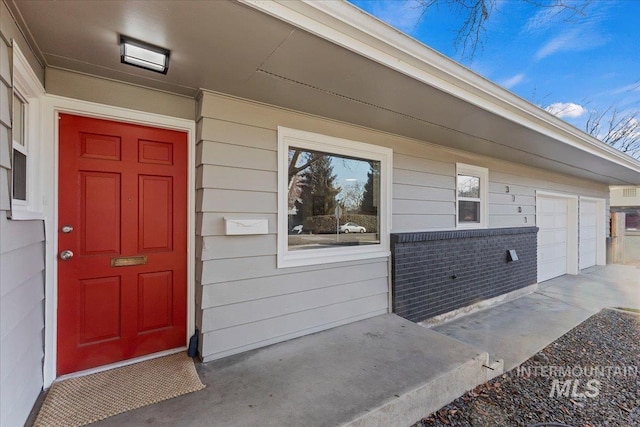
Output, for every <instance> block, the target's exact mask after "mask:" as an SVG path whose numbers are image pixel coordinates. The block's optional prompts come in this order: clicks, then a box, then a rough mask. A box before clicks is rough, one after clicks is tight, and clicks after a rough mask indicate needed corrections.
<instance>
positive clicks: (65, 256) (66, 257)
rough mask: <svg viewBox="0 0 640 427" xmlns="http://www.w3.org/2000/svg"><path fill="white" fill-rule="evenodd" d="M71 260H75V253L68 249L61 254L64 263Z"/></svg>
mask: <svg viewBox="0 0 640 427" xmlns="http://www.w3.org/2000/svg"><path fill="white" fill-rule="evenodd" d="M71 258H73V252H71V251H70V250H68V249H67V250H66V251H62V252H60V259H61V260H62V261H69V260H70V259H71Z"/></svg>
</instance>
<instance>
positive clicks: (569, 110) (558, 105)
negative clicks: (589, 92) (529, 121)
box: [545, 102, 587, 119]
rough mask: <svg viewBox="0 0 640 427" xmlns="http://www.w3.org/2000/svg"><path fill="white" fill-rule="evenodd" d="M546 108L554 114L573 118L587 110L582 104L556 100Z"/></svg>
mask: <svg viewBox="0 0 640 427" xmlns="http://www.w3.org/2000/svg"><path fill="white" fill-rule="evenodd" d="M545 110H547V111H548V112H550V113H551V114H553V115H554V116H557V117H560V118H565V117H569V118H572V119H575V118H578V117H580V116H582V115H583V114H585V113H586V112H587V110H586V108H584V107H583V106H582V105H578V104H574V103H573V102H555V103H553V104H551V105H549V106H547V107H545Z"/></svg>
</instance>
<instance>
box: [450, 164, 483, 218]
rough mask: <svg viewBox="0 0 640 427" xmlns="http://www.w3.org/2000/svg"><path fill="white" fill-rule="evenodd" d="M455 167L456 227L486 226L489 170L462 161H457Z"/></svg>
mask: <svg viewBox="0 0 640 427" xmlns="http://www.w3.org/2000/svg"><path fill="white" fill-rule="evenodd" d="M456 169H457V174H456V203H457V221H456V222H457V224H458V227H461V228H477V227H486V226H487V224H488V221H487V199H488V190H487V187H488V181H489V171H488V170H487V169H486V168H481V167H477V166H471V165H465V164H462V163H458V164H457V165H456Z"/></svg>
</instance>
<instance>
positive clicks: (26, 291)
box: [0, 215, 44, 426]
mask: <svg viewBox="0 0 640 427" xmlns="http://www.w3.org/2000/svg"><path fill="white" fill-rule="evenodd" d="M0 236H2V238H1V239H0V390H1V393H0V394H1V396H0V401H2V410H1V411H0V425H3V426H4V425H7V426H9V425H22V424H23V423H24V422H25V420H26V418H27V416H28V415H29V412H30V411H31V407H32V406H33V403H34V402H35V400H36V399H37V397H38V395H39V393H40V391H41V390H42V384H43V379H42V359H43V356H44V350H43V347H44V344H43V330H44V228H43V224H42V221H11V220H8V219H6V217H5V216H4V215H0Z"/></svg>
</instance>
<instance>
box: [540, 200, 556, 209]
mask: <svg viewBox="0 0 640 427" xmlns="http://www.w3.org/2000/svg"><path fill="white" fill-rule="evenodd" d="M539 200H540V211H541V212H551V213H553V210H554V205H555V201H554V200H553V199H549V198H540V199H539Z"/></svg>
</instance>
